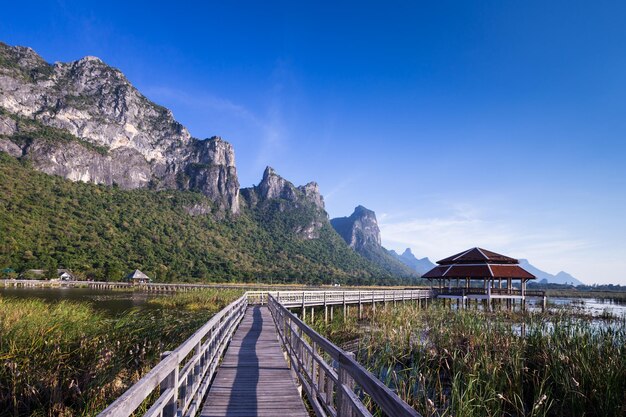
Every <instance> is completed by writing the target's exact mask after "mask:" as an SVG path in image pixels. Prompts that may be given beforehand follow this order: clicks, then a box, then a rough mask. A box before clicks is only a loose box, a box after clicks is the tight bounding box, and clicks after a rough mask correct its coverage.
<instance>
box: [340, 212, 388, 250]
mask: <svg viewBox="0 0 626 417" xmlns="http://www.w3.org/2000/svg"><path fill="white" fill-rule="evenodd" d="M330 223H331V224H332V225H333V227H334V228H335V230H336V231H337V233H339V235H340V236H341V237H342V238H343V240H345V241H346V243H347V244H348V245H349V246H350V247H351V248H352V249H355V250H356V251H357V252H358V251H359V250H361V249H362V248H364V247H365V246H380V245H381V238H380V228H379V227H378V221H377V220H376V213H374V212H373V211H372V210H369V209H367V208H365V207H363V206H361V205H359V206H356V207H355V209H354V212H353V213H352V214H351V215H350V216H349V217H338V218H335V219H332V220H331V221H330Z"/></svg>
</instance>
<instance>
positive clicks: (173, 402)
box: [160, 351, 178, 417]
mask: <svg viewBox="0 0 626 417" xmlns="http://www.w3.org/2000/svg"><path fill="white" fill-rule="evenodd" d="M170 353H171V352H169V351H168V352H163V354H162V355H161V360H163V359H165V358H166V357H167V356H169V354H170ZM170 388H172V389H173V390H174V393H173V395H172V398H171V399H170V400H169V401H168V402H167V403H166V404H165V406H164V407H163V414H162V415H163V417H176V416H177V415H178V364H176V367H175V368H174V369H173V370H172V372H170V374H169V375H168V376H166V377H165V379H164V380H163V381H162V382H161V386H160V392H161V394H163V393H164V392H165V391H167V390H168V389H170Z"/></svg>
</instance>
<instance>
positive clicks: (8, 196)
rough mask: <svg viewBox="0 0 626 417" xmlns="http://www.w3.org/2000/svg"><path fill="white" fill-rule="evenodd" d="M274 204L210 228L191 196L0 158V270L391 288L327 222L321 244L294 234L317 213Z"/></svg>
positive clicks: (198, 200) (203, 202)
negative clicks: (70, 176)
mask: <svg viewBox="0 0 626 417" xmlns="http://www.w3.org/2000/svg"><path fill="white" fill-rule="evenodd" d="M280 204H281V201H280V200H277V201H275V202H271V204H267V205H264V206H263V207H262V208H259V209H257V210H248V209H244V210H243V213H242V214H241V215H240V216H236V217H227V218H225V219H221V220H216V219H215V218H214V217H212V216H211V215H198V216H192V215H190V214H188V212H187V209H188V208H189V207H193V206H195V205H200V206H209V207H210V206H211V202H210V200H208V199H207V198H206V197H204V196H203V195H201V194H198V193H191V192H182V191H158V192H157V191H154V190H145V189H142V190H122V189H119V188H117V187H106V186H99V185H94V184H85V183H74V182H71V181H68V180H65V179H62V178H60V177H55V176H49V175H46V174H43V173H40V172H38V171H36V170H34V169H33V168H31V167H30V166H29V165H28V162H27V161H18V160H16V159H14V158H11V157H9V156H8V155H6V154H4V153H1V152H0V236H1V240H0V269H4V268H12V269H14V270H16V271H17V272H23V271H25V270H28V269H45V268H47V267H48V265H54V264H56V265H58V267H59V268H67V269H71V270H72V271H73V272H75V273H78V274H79V275H81V274H82V276H83V277H85V278H91V279H95V280H119V279H121V278H122V277H123V276H124V274H125V273H127V272H128V271H130V270H133V269H135V268H138V269H141V270H142V271H144V272H145V273H147V274H148V275H149V276H151V277H152V278H153V279H154V280H155V281H161V282H173V281H184V282H193V281H201V280H203V281H214V282H224V281H231V282H232V281H243V282H256V281H264V282H269V281H272V282H274V283H283V282H284V283H289V282H298V283H304V282H308V283H326V284H331V283H335V282H340V283H350V284H372V283H381V284H397V283H400V281H399V280H397V279H393V278H392V277H391V276H390V273H388V272H386V271H384V270H383V269H381V268H380V267H378V266H376V265H374V264H373V263H371V262H370V261H368V260H366V259H364V258H362V257H361V256H359V255H357V254H356V253H354V251H352V250H351V249H350V248H348V247H347V245H345V243H344V242H343V241H342V240H341V238H340V237H339V236H338V235H337V234H336V233H335V231H334V230H333V229H332V227H331V226H330V225H329V224H328V223H326V224H325V225H324V226H323V228H322V230H321V231H320V238H319V239H313V240H305V239H301V238H299V237H298V236H297V235H296V234H294V232H293V231H294V228H296V227H297V226H298V225H307V224H310V223H311V221H313V220H314V219H316V218H317V217H316V216H318V213H316V212H315V211H314V210H313V209H309V208H307V207H302V209H301V210H285V211H281V210H280V207H279V205H280Z"/></svg>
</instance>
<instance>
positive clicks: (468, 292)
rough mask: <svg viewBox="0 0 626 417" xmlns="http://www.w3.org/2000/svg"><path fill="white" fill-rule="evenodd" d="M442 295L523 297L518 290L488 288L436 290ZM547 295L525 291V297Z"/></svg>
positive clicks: (537, 291) (541, 292)
mask: <svg viewBox="0 0 626 417" xmlns="http://www.w3.org/2000/svg"><path fill="white" fill-rule="evenodd" d="M436 291H437V292H438V293H440V294H446V295H458V296H466V295H487V294H491V295H513V296H516V297H521V296H522V290H520V289H518V288H511V289H508V288H491V289H490V290H488V289H487V288H476V287H470V288H443V289H439V290H436ZM545 295H546V292H545V291H540V290H525V291H524V296H525V297H544V296H545Z"/></svg>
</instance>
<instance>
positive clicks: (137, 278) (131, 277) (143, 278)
mask: <svg viewBox="0 0 626 417" xmlns="http://www.w3.org/2000/svg"><path fill="white" fill-rule="evenodd" d="M126 281H128V282H132V283H133V284H135V285H139V284H148V283H149V282H150V281H152V280H151V279H150V277H148V276H147V275H146V274H144V273H143V272H141V271H140V270H138V269H135V270H134V271H133V272H131V273H130V274H128V275H127V276H126Z"/></svg>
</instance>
